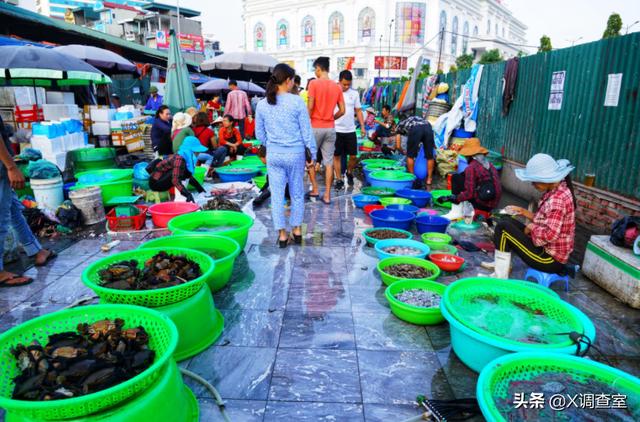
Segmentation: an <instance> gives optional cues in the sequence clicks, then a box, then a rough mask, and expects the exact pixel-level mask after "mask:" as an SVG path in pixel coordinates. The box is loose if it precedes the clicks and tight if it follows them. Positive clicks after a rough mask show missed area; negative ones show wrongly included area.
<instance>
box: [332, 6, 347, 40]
mask: <svg viewBox="0 0 640 422" xmlns="http://www.w3.org/2000/svg"><path fill="white" fill-rule="evenodd" d="M343 42H344V16H342V13H340V12H333V13H332V14H331V16H329V45H341V44H342V43H343Z"/></svg>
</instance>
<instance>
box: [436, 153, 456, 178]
mask: <svg viewBox="0 0 640 422" xmlns="http://www.w3.org/2000/svg"><path fill="white" fill-rule="evenodd" d="M436 165H437V167H438V173H440V176H443V177H444V176H446V175H447V174H449V173H455V172H456V168H457V167H458V153H457V152H455V151H451V150H446V149H439V150H438V155H437V156H436Z"/></svg>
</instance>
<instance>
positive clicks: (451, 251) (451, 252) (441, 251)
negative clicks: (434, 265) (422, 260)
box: [428, 245, 458, 255]
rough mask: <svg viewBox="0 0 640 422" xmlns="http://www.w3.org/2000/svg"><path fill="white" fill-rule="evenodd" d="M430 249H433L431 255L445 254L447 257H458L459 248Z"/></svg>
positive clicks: (439, 246)
mask: <svg viewBox="0 0 640 422" xmlns="http://www.w3.org/2000/svg"><path fill="white" fill-rule="evenodd" d="M428 246H429V245H428ZM429 249H431V252H429V255H431V254H436V253H439V254H445V255H458V248H456V247H455V246H453V245H438V246H429Z"/></svg>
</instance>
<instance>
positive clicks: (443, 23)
mask: <svg viewBox="0 0 640 422" xmlns="http://www.w3.org/2000/svg"><path fill="white" fill-rule="evenodd" d="M438 30H439V31H440V37H439V40H440V42H441V43H444V31H446V30H447V12H445V11H444V10H443V11H442V12H440V28H438Z"/></svg>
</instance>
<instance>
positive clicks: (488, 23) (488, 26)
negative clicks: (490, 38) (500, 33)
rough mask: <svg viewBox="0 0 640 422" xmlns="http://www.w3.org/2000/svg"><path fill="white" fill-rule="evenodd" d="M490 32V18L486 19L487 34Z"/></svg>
mask: <svg viewBox="0 0 640 422" xmlns="http://www.w3.org/2000/svg"><path fill="white" fill-rule="evenodd" d="M489 34H491V19H487V35H489Z"/></svg>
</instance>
